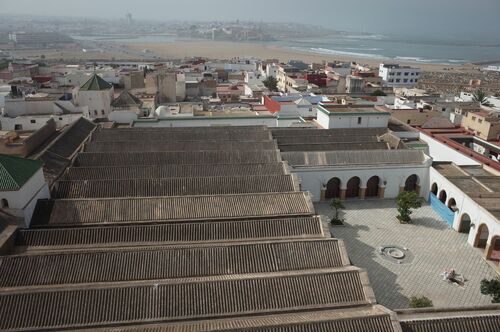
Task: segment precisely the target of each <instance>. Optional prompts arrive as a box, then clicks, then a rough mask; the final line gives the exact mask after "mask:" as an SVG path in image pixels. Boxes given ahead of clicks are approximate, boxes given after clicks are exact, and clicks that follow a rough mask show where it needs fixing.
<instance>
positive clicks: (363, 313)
mask: <svg viewBox="0 0 500 332" xmlns="http://www.w3.org/2000/svg"><path fill="white" fill-rule="evenodd" d="M370 309H371V308H356V309H355V310H352V309H347V310H342V309H338V310H321V311H309V312H299V313H291V314H290V313H284V314H274V315H272V316H270V315H264V316H257V317H236V318H229V319H215V320H203V321H194V322H189V323H175V324H172V323H170V324H169V323H164V324H161V323H160V324H154V323H152V324H148V325H142V326H132V327H121V328H109V327H108V328H106V331H113V332H203V331H204V332H206V331H238V332H244V331H246V332H248V331H264V332H313V331H314V332H393V331H396V330H395V329H394V327H393V325H392V322H391V316H390V315H389V314H387V313H386V312H384V311H382V310H374V309H371V310H370ZM78 331H81V332H82V330H78ZM86 331H89V330H86ZM93 331H104V329H96V330H93ZM398 331H399V330H398Z"/></svg>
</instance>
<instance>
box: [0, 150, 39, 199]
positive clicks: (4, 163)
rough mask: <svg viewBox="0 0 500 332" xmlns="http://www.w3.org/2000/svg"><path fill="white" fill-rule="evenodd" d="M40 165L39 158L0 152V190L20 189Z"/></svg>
mask: <svg viewBox="0 0 500 332" xmlns="http://www.w3.org/2000/svg"><path fill="white" fill-rule="evenodd" d="M42 166H43V162H41V161H39V160H31V159H24V158H18V157H11V156H7V155H4V154H0V191H14V190H19V189H21V187H22V186H24V184H25V183H26V182H28V180H29V179H30V178H31V177H32V176H33V175H34V174H35V173H36V172H37V171H38V170H39V169H40V168H41V167H42Z"/></svg>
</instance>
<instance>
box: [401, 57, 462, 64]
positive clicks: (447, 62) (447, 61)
mask: <svg viewBox="0 0 500 332" xmlns="http://www.w3.org/2000/svg"><path fill="white" fill-rule="evenodd" d="M395 59H396V60H401V61H412V62H423V63H436V64H449V63H466V62H467V61H465V60H456V59H424V58H421V57H411V56H397V57H395Z"/></svg>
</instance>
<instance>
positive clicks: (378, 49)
mask: <svg viewBox="0 0 500 332" xmlns="http://www.w3.org/2000/svg"><path fill="white" fill-rule="evenodd" d="M344 49H345V50H352V51H383V50H384V49H383V48H376V47H375V48H363V47H344Z"/></svg>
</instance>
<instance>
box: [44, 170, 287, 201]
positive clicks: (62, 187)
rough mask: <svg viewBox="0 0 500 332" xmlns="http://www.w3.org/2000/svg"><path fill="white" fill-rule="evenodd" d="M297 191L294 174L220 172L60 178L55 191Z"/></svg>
mask: <svg viewBox="0 0 500 332" xmlns="http://www.w3.org/2000/svg"><path fill="white" fill-rule="evenodd" d="M292 191H295V186H294V183H293V178H292V176H291V175H270V176H236V177H230V176H220V177H204V178H200V177H190V178H169V179H129V180H80V181H58V182H56V185H55V186H54V190H53V191H52V197H53V198H54V199H57V198H91V197H92V198H111V197H155V196H163V197H166V196H187V195H227V194H243V193H264V192H269V193H277V192H292Z"/></svg>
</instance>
